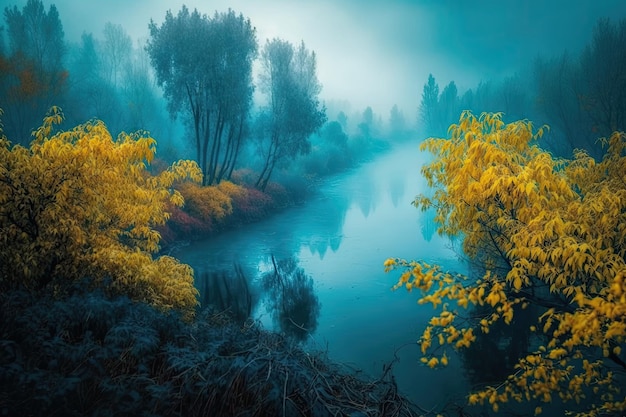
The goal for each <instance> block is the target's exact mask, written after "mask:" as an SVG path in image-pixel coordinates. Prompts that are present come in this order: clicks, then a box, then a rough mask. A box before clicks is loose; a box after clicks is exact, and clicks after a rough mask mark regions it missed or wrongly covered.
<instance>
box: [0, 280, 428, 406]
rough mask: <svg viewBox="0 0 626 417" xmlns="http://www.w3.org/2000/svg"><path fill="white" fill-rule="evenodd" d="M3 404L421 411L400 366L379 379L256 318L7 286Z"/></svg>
mask: <svg viewBox="0 0 626 417" xmlns="http://www.w3.org/2000/svg"><path fill="white" fill-rule="evenodd" d="M0 316H1V317H3V320H2V321H1V323H0V334H1V335H2V337H1V340H2V343H0V392H2V396H1V398H0V399H1V401H0V413H1V414H2V415H4V416H24V415H82V416H96V415H98V416H102V415H116V416H117V415H128V416H131V415H150V416H186V417H193V416H204V415H214V416H265V415H268V416H269V415H283V416H335V415H343V416H374V415H376V416H379V415H380V416H385V415H393V416H411V415H417V414H418V412H419V411H420V410H419V408H418V407H417V406H415V405H414V404H411V403H410V402H409V401H407V400H406V399H405V398H403V397H402V396H400V395H399V394H398V390H397V386H396V383H395V380H394V378H393V375H392V372H391V367H392V364H391V363H390V364H388V365H387V366H386V367H385V369H384V370H383V373H382V375H381V376H380V377H379V378H378V379H374V380H367V379H364V378H363V377H361V376H359V375H357V374H355V373H354V372H353V371H351V370H350V369H348V368H346V367H344V366H341V365H338V364H336V363H333V362H331V361H329V360H328V358H327V356H326V355H325V354H324V353H322V352H317V353H311V352H305V351H303V350H302V349H301V348H299V347H298V346H297V345H296V344H294V343H292V342H290V341H289V340H288V339H286V338H285V337H283V336H281V335H279V334H276V333H272V332H267V331H264V330H262V328H261V327H260V326H259V325H258V324H257V323H255V322H253V321H246V322H244V323H243V324H237V323H235V322H233V321H232V320H231V319H230V318H229V317H228V316H227V315H225V314H224V313H220V312H215V311H212V310H204V311H202V312H200V313H199V314H198V315H197V316H196V318H195V319H194V320H193V321H192V322H186V321H183V320H181V318H180V317H179V316H178V315H177V314H175V313H173V312H169V313H164V312H161V311H159V310H157V309H155V308H153V307H151V306H149V305H147V304H144V303H140V302H133V301H131V300H129V299H128V298H126V297H109V296H106V295H105V294H104V293H103V292H102V291H93V290H88V289H86V288H79V287H77V288H75V290H74V292H73V293H72V294H71V295H69V296H68V297H66V298H63V299H58V298H52V297H50V296H48V295H41V296H35V295H33V294H32V293H27V292H22V291H11V292H6V293H2V294H0Z"/></svg>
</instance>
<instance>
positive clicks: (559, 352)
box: [385, 112, 626, 416]
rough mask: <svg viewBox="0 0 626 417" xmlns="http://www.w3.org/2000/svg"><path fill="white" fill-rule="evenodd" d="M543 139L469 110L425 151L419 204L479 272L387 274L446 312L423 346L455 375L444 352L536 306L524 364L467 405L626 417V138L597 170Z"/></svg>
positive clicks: (610, 143)
mask: <svg viewBox="0 0 626 417" xmlns="http://www.w3.org/2000/svg"><path fill="white" fill-rule="evenodd" d="M544 131H545V127H542V128H539V129H535V128H534V127H533V125H532V123H530V122H529V121H518V122H514V123H510V124H505V123H503V122H502V119H501V115H500V114H482V115H481V116H479V117H476V116H474V115H473V114H471V113H469V112H464V113H463V114H462V115H461V118H460V120H459V123H458V124H455V125H452V126H451V127H450V130H449V133H450V137H449V138H446V139H436V138H433V139H429V140H427V141H426V142H424V144H423V145H422V149H426V150H429V151H430V152H432V153H433V154H434V160H433V161H432V162H430V163H429V164H427V165H425V166H424V167H423V169H422V173H423V175H424V176H425V177H426V179H427V181H428V184H429V185H430V186H431V187H433V188H434V193H431V194H430V196H431V197H428V196H426V195H419V196H418V197H417V198H416V199H415V202H414V204H415V205H416V206H417V207H420V208H422V209H429V208H434V209H435V210H436V212H437V216H436V219H435V220H436V221H437V222H438V223H439V225H440V226H439V233H440V234H443V235H448V236H459V237H462V239H463V252H464V254H465V256H466V257H467V258H468V260H469V262H470V264H472V265H473V267H472V269H473V270H475V271H480V274H479V275H478V276H476V277H467V276H463V275H457V274H453V273H450V272H446V271H443V270H442V269H441V268H440V267H439V266H437V265H430V264H427V263H425V262H423V261H406V260H402V259H394V258H390V259H388V260H387V261H385V269H386V270H387V271H390V270H400V271H402V273H401V275H400V278H399V281H398V283H397V284H396V286H395V288H400V287H405V288H406V289H408V290H413V289H414V290H418V291H420V293H421V294H420V298H419V303H420V304H432V306H433V307H435V308H438V309H440V310H441V312H440V314H439V315H438V316H435V317H433V318H432V319H431V320H430V321H429V323H428V325H427V326H426V328H425V330H424V332H423V334H422V336H421V338H420V341H419V343H420V346H421V352H422V354H423V357H422V359H421V360H422V362H423V363H424V364H426V365H428V366H431V367H438V366H445V365H447V363H448V355H447V354H446V351H447V350H449V349H458V350H465V349H468V348H470V347H471V346H472V345H473V344H474V343H476V341H477V336H478V335H488V334H492V333H491V332H492V329H494V328H496V327H497V326H502V325H505V326H513V325H517V324H518V323H516V321H517V320H518V315H519V314H518V312H519V311H521V310H523V309H525V308H529V307H532V308H533V309H535V311H536V313H535V314H533V322H532V323H528V322H526V324H525V325H526V326H527V327H526V328H525V329H524V331H526V332H527V333H529V334H532V335H533V339H534V343H529V344H528V345H527V346H525V347H523V348H522V349H519V350H517V352H515V351H514V350H510V351H508V352H507V353H508V354H515V353H516V356H517V357H516V358H515V362H516V363H515V365H514V366H513V368H512V369H511V373H510V374H509V375H508V376H506V377H505V378H504V379H503V380H502V381H498V382H497V383H494V384H488V385H487V386H484V387H482V388H480V389H478V390H477V391H475V392H473V393H471V394H469V396H468V402H469V404H473V405H478V404H486V405H488V406H489V407H490V408H492V409H493V410H494V411H498V410H499V409H500V407H501V406H503V405H506V404H507V403H508V402H511V401H515V402H527V403H530V404H531V407H533V409H534V410H535V414H539V413H541V412H542V411H543V408H544V406H545V405H548V404H550V403H552V401H554V400H556V399H560V400H561V401H562V402H563V403H564V406H565V407H566V408H567V409H569V410H570V411H571V412H572V413H573V414H575V415H579V416H599V415H621V414H623V413H624V410H626V396H625V394H624V391H623V387H624V386H626V363H625V361H624V344H625V342H626V176H625V175H626V136H625V135H624V134H623V133H619V132H616V133H614V134H613V135H612V136H611V137H609V138H605V139H601V143H602V144H603V145H604V146H605V150H606V154H605V156H604V158H603V159H602V160H601V161H599V162H598V161H595V160H594V159H593V158H591V157H590V156H589V155H588V154H587V153H586V152H585V151H584V150H578V151H576V152H575V154H574V156H573V159H570V160H565V159H555V158H553V157H552V155H551V154H549V153H548V152H546V151H544V150H542V149H541V148H540V147H539V146H538V141H540V140H541V137H542V134H543V132H544ZM476 265H478V266H479V267H476ZM524 320H526V319H524ZM486 360H490V359H489V358H486Z"/></svg>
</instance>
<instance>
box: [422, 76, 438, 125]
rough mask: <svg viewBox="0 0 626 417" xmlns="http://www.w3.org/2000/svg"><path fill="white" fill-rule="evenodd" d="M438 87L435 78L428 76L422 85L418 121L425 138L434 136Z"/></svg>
mask: <svg viewBox="0 0 626 417" xmlns="http://www.w3.org/2000/svg"><path fill="white" fill-rule="evenodd" d="M438 104H439V85H438V84H437V83H436V82H435V77H433V75H432V74H428V81H427V82H426V84H424V88H423V91H422V101H421V102H420V106H419V117H418V119H419V121H420V122H421V124H422V125H423V126H424V132H425V134H426V136H430V135H433V134H436V133H435V132H436V131H437V119H438V114H439V107H438Z"/></svg>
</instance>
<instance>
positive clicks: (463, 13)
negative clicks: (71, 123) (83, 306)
mask: <svg viewBox="0 0 626 417" xmlns="http://www.w3.org/2000/svg"><path fill="white" fill-rule="evenodd" d="M43 2H44V5H45V7H46V9H47V8H48V7H49V5H50V4H52V3H54V4H56V6H57V8H58V10H59V14H60V16H61V19H62V22H63V25H64V29H65V34H66V39H68V40H74V39H78V38H79V36H80V34H81V33H82V32H83V31H87V32H92V33H93V34H94V35H95V36H96V37H101V34H102V29H103V27H104V23H105V22H107V21H110V22H112V23H116V24H121V25H122V26H123V27H124V28H125V29H126V31H127V32H128V33H129V34H130V35H131V36H133V37H134V38H139V37H142V38H146V37H147V36H148V28H147V27H148V23H149V21H150V19H154V20H155V22H157V23H159V24H160V23H161V22H162V21H163V19H164V16H165V12H166V11H167V10H168V9H170V10H172V11H173V12H174V13H175V14H176V13H177V12H178V11H179V10H180V8H181V6H182V4H186V5H187V6H188V7H189V8H190V9H193V8H197V9H198V10H200V11H201V12H203V13H208V14H213V13H214V12H215V11H216V10H217V11H226V10H227V9H228V8H231V9H233V10H234V11H236V12H238V13H243V15H244V16H246V17H248V18H250V20H251V22H252V24H253V26H255V27H256V28H257V36H258V39H259V43H260V44H261V45H262V44H264V43H265V40H266V39H268V38H273V37H280V38H283V39H286V40H289V41H291V42H293V43H299V42H300V41H301V40H303V41H304V42H305V44H306V45H307V47H308V48H309V49H312V50H314V51H315V52H316V54H317V58H318V76H319V79H320V81H321V82H322V84H323V91H322V98H323V99H325V100H349V101H351V102H352V103H353V109H354V110H359V109H362V108H364V107H365V106H367V105H371V106H372V107H373V108H374V110H375V111H376V112H379V113H380V114H383V115H388V112H389V109H390V108H391V106H392V105H393V104H398V105H399V106H400V107H401V108H403V109H404V110H405V112H414V111H415V109H416V108H417V106H418V104H419V100H420V95H421V90H422V86H423V84H424V83H425V82H426V79H427V77H428V74H429V73H432V74H433V75H434V76H435V78H436V80H437V82H438V83H439V85H440V88H443V86H444V85H445V84H447V83H448V82H449V81H451V80H454V81H455V82H456V83H457V86H458V87H459V91H460V92H461V93H462V92H463V91H465V89H467V88H471V87H474V86H475V85H476V84H477V83H478V82H479V81H481V80H487V79H489V78H492V77H502V76H506V75H509V74H512V73H513V72H515V71H517V70H519V69H520V68H522V67H523V66H524V65H527V64H529V63H530V62H532V60H533V58H535V57H536V56H537V55H539V54H542V55H552V54H555V53H560V52H562V51H563V50H564V49H568V50H570V51H572V52H575V51H577V50H578V49H580V47H582V46H583V45H584V44H585V43H586V42H588V40H589V39H590V38H591V33H592V29H593V27H594V25H595V23H596V22H597V19H598V18H600V17H610V18H612V19H621V18H624V17H626V0H525V1H523V0H519V1H518V0H508V1H507V0H472V1H469V0H467V1H466V0H412V1H411V0H334V1H333V0H316V1H313V0H308V1H305V0H231V1H228V0H212V1H207V0H188V1H179V0H174V1H173V0H106V1H104V0H102V1H92V0H43ZM25 3H26V0H13V1H11V0H0V5H2V6H3V7H2V9H3V10H4V7H6V6H8V5H17V6H18V7H20V8H21V7H22V6H23V5H24V4H25Z"/></svg>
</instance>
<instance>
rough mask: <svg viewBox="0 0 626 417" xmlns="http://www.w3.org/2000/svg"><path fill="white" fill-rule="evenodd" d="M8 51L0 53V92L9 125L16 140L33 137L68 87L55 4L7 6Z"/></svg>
mask: <svg viewBox="0 0 626 417" xmlns="http://www.w3.org/2000/svg"><path fill="white" fill-rule="evenodd" d="M4 17H5V21H6V25H7V35H8V46H9V49H8V51H7V53H6V54H5V55H4V57H3V58H2V71H0V89H1V91H0V93H1V94H0V96H2V97H4V100H6V101H4V103H3V104H2V106H3V107H4V112H5V114H4V120H5V129H6V132H7V133H8V134H10V135H11V136H12V137H13V138H15V140H16V141H17V142H18V143H23V144H26V143H28V142H30V140H31V138H30V134H29V133H30V131H31V130H32V129H34V128H35V127H36V126H37V125H38V120H40V119H41V117H42V116H43V115H44V114H45V113H46V111H47V110H48V109H49V108H50V107H51V106H52V105H54V104H62V103H60V101H61V99H62V95H63V93H64V91H65V88H66V79H67V71H65V69H64V68H63V58H64V55H65V52H66V46H65V42H64V36H65V35H64V32H63V26H62V24H61V20H60V19H59V13H58V11H57V9H56V7H55V6H54V5H51V6H50V8H49V9H48V11H47V12H46V10H45V9H44V6H43V3H42V2H41V1H40V0H28V2H27V3H26V5H25V6H24V7H23V8H22V10H19V9H18V8H17V6H13V8H8V7H7V8H5V10H4Z"/></svg>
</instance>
